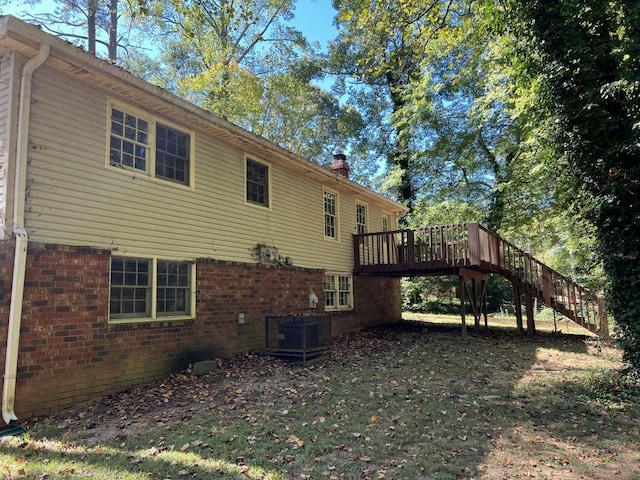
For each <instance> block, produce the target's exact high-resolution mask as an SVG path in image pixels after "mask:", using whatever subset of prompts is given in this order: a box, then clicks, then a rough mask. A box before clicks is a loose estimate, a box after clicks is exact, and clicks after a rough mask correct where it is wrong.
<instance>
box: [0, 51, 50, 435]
mask: <svg viewBox="0 0 640 480" xmlns="http://www.w3.org/2000/svg"><path fill="white" fill-rule="evenodd" d="M48 56H49V45H47V44H44V43H43V44H42V45H41V46H40V51H39V52H38V54H37V55H36V56H35V57H33V58H32V59H31V60H29V61H28V62H27V64H26V65H25V66H24V68H23V70H22V78H21V79H20V99H19V103H18V131H17V140H16V157H15V179H14V184H13V234H14V236H15V239H16V246H15V253H14V258H13V281H12V284H11V308H10V310H9V329H8V332H7V351H6V358H5V366H4V382H3V389H2V418H3V419H4V421H5V422H6V423H11V422H12V421H15V420H17V419H18V417H16V414H15V413H14V411H13V407H14V403H15V395H16V376H17V372H18V351H19V348H20V324H21V321H22V301H23V297H24V277H25V270H26V267H27V244H28V242H29V237H28V235H27V231H26V229H25V225H24V210H25V204H26V195H27V151H28V148H29V117H30V115H31V85H32V79H33V72H35V71H36V69H37V68H38V67H39V66H40V65H42V64H43V63H44V61H45V60H46V59H47V57H48Z"/></svg>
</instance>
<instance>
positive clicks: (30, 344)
mask: <svg viewBox="0 0 640 480" xmlns="http://www.w3.org/2000/svg"><path fill="white" fill-rule="evenodd" d="M334 167H335V168H334V170H335V171H331V170H329V169H325V168H321V167H319V166H317V165H315V164H312V163H310V162H307V161H305V160H304V159H303V158H300V157H298V156H296V155H294V154H292V153H291V152H288V151H286V150H284V149H282V148H280V147H278V146H276V145H274V144H272V143H270V142H268V141H266V140H265V139H263V138H261V137H258V136H256V135H253V134H251V133H249V132H247V131H245V130H243V129H241V128H239V127H237V126H235V125H233V124H231V123H229V122H227V121H225V120H223V119H221V118H219V117H217V116H215V115H212V114H211V113H209V112H206V111H204V110H202V109H200V108H198V107H196V106H194V105H192V104H190V103H188V102H186V101H184V100H182V99H180V98H178V97H176V96H174V95H172V94H170V93H168V92H167V91H164V90H162V89H160V88H158V87H156V86H154V85H151V84H149V83H147V82H145V81H143V80H141V79H139V78H137V77H135V76H133V75H131V74H129V73H127V72H126V71H124V70H122V69H121V68H119V67H117V66H115V65H111V64H109V63H108V62H105V61H103V60H100V59H98V58H96V57H95V56H92V55H90V54H88V53H86V52H84V51H82V50H81V49H79V48H77V47H75V46H73V45H70V44H68V43H66V42H64V41H61V40H59V39H57V38H55V37H53V36H50V35H48V34H46V33H44V32H42V31H41V30H40V29H39V28H37V27H35V26H32V25H29V24H26V23H24V22H22V21H20V20H18V19H16V18H14V17H11V16H6V17H3V18H1V19H0V169H1V170H0V173H1V180H0V221H1V222H2V227H3V228H2V230H0V237H1V240H0V289H1V291H2V294H3V295H2V297H1V298H0V315H1V316H2V320H3V321H2V322H1V324H0V351H1V354H2V355H3V356H4V358H5V368H4V379H3V401H2V407H3V417H4V419H5V421H6V422H10V421H12V420H15V419H16V414H18V415H20V416H21V417H22V418H25V417H29V416H32V415H37V414H42V413H47V412H49V411H52V410H56V409H60V408H63V407H65V406H67V405H70V404H73V403H77V402H79V401H82V400H85V399H88V398H91V397H94V396H99V395H104V394H107V393H109V392H114V391H117V390H121V389H125V388H127V387H130V386H133V385H139V384H142V383H145V382H149V381H151V380H154V379H157V378H160V377H162V376H164V375H167V374H168V373H171V372H174V371H179V370H182V369H184V368H186V367H187V366H188V365H189V363H192V362H195V361H198V360H201V359H209V358H214V357H227V356H231V355H234V354H237V353H239V352H243V351H249V350H251V351H260V350H261V349H263V348H264V343H265V318H266V317H268V316H270V315H282V314H299V313H305V312H308V311H309V297H310V295H311V294H314V295H316V296H317V297H318V299H319V304H318V310H319V311H321V312H323V313H328V314H331V315H332V331H333V334H334V335H335V334H340V333H344V332H347V331H353V330H356V329H359V328H362V327H365V326H368V325H373V324H377V323H380V322H389V321H394V320H398V319H399V318H400V314H401V311H400V308H401V302H400V291H399V283H398V279H395V278H384V277H364V276H363V277H361V276H354V275H353V274H352V271H353V255H354V252H353V248H354V247H353V242H352V235H353V234H355V233H361V232H364V231H381V230H387V229H388V230H391V229H393V228H395V226H396V221H397V219H398V218H399V216H401V215H403V214H404V213H405V212H406V209H405V208H404V207H403V206H402V205H400V204H398V203H396V202H393V201H391V200H389V199H387V198H385V197H383V196H381V195H378V194H376V193H374V192H372V191H370V190H368V189H366V188H363V187H362V186H359V185H357V184H356V183H354V182H352V181H350V180H348V178H347V177H346V176H344V174H345V171H346V170H347V166H346V164H345V162H344V157H343V156H340V155H338V156H336V159H335V162H334ZM239 314H242V323H241V322H239V321H238V318H239Z"/></svg>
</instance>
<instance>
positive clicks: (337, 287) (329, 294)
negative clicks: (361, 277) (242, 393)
mask: <svg viewBox="0 0 640 480" xmlns="http://www.w3.org/2000/svg"><path fill="white" fill-rule="evenodd" d="M327 278H331V279H332V281H331V282H327ZM345 282H346V285H347V289H344V288H342V287H344V284H345ZM322 283H323V285H322V289H323V292H324V299H325V300H324V309H325V310H326V311H340V310H353V305H354V298H353V275H351V274H350V273H345V272H325V273H324V277H323V280H322ZM329 283H331V286H332V288H331V289H327V285H328V284H329ZM341 294H342V295H341ZM344 294H347V296H348V300H349V301H348V302H347V303H343V301H342V298H343V295H344ZM330 298H333V301H332V302H331V301H329V299H330Z"/></svg>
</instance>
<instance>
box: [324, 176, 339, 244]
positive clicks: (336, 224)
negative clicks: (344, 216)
mask: <svg viewBox="0 0 640 480" xmlns="http://www.w3.org/2000/svg"><path fill="white" fill-rule="evenodd" d="M327 194H329V195H333V197H334V199H335V214H334V215H333V219H334V225H333V230H334V235H333V236H331V235H327V215H329V214H328V213H327V206H326V203H325V201H326V196H327ZM322 231H323V234H324V238H325V239H328V240H332V241H338V240H339V238H340V196H339V195H338V192H334V191H333V190H329V189H327V188H324V189H323V190H322Z"/></svg>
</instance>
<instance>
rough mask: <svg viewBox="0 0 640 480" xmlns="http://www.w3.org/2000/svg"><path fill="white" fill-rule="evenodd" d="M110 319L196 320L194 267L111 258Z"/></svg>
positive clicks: (153, 259)
mask: <svg viewBox="0 0 640 480" xmlns="http://www.w3.org/2000/svg"><path fill="white" fill-rule="evenodd" d="M110 278H111V288H110V293H109V316H110V318H111V319H114V320H126V319H131V320H139V319H152V320H153V319H164V318H166V317H185V316H188V317H192V316H193V313H194V312H193V303H194V301H193V298H192V297H193V295H192V292H193V288H192V285H193V283H194V281H195V278H194V267H193V265H192V264H191V263H190V262H186V261H176V260H163V259H156V258H152V259H150V258H130V257H112V258H111V276H110Z"/></svg>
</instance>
